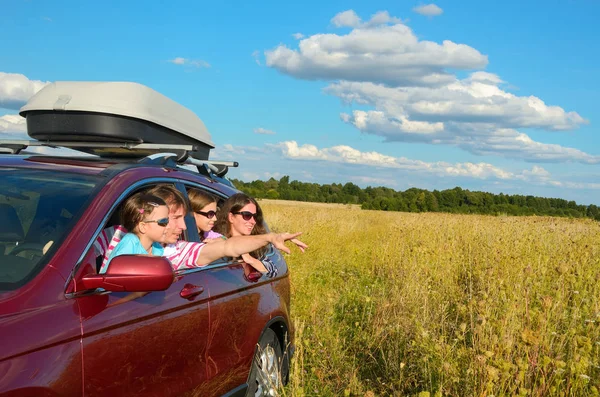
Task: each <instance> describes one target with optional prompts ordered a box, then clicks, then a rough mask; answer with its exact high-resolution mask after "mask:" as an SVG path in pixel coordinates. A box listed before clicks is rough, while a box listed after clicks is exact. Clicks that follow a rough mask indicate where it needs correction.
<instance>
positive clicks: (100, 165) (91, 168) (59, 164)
mask: <svg viewBox="0 0 600 397" xmlns="http://www.w3.org/2000/svg"><path fill="white" fill-rule="evenodd" d="M167 160H169V159H167ZM5 167H6V168H20V169H23V168H31V169H43V170H51V171H55V172H69V173H76V174H82V175H98V176H103V177H105V178H106V179H107V180H110V179H112V178H113V177H114V176H116V175H117V174H119V173H121V172H123V171H126V170H132V169H135V168H139V169H140V172H144V171H143V169H146V170H149V169H150V171H151V169H164V168H171V169H174V170H177V171H180V172H178V173H177V174H176V175H173V177H174V178H177V179H185V180H187V181H190V182H195V183H200V184H203V185H206V186H209V187H210V188H212V189H215V190H217V191H220V192H221V193H224V194H226V195H228V196H229V195H231V194H233V193H236V192H238V190H237V189H236V188H235V187H234V186H233V184H232V183H231V182H230V181H229V180H228V179H226V178H224V177H219V176H217V175H215V174H210V173H208V174H206V175H203V174H200V173H199V172H198V171H195V170H194V169H193V168H194V167H193V166H185V165H181V164H177V163H176V162H174V161H166V162H161V161H146V162H144V161H143V159H142V161H140V160H132V159H122V158H118V159H110V158H101V157H96V156H79V157H76V156H73V157H67V156H51V155H40V154H0V168H5Z"/></svg>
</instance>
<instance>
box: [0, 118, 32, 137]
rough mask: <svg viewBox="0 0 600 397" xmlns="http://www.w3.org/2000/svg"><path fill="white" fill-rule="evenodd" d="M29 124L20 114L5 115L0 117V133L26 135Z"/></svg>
mask: <svg viewBox="0 0 600 397" xmlns="http://www.w3.org/2000/svg"><path fill="white" fill-rule="evenodd" d="M26 132H27V124H26V123H25V118H24V117H21V116H19V115H18V114H5V115H4V116H2V117H0V133H18V134H25V133H26Z"/></svg>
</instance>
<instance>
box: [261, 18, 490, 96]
mask: <svg viewBox="0 0 600 397" xmlns="http://www.w3.org/2000/svg"><path fill="white" fill-rule="evenodd" d="M332 23H333V24H334V25H335V26H337V27H352V28H353V29H352V31H350V32H349V33H348V34H346V35H337V34H315V35H312V36H310V37H307V38H305V39H303V40H301V41H300V42H299V45H298V46H299V48H298V49H297V50H296V49H291V48H288V47H287V46H285V45H283V44H281V45H279V46H277V47H275V48H273V49H271V50H268V51H265V56H266V63H267V66H269V67H272V68H275V69H277V70H278V71H280V72H281V73H285V74H288V75H291V76H294V77H297V78H301V79H308V80H348V81H371V82H377V83H383V84H386V85H390V86H440V85H445V84H448V83H451V82H452V81H454V76H453V75H452V74H450V73H449V72H448V71H447V70H448V69H461V70H470V69H479V68H482V67H484V66H485V65H487V62H488V59H487V56H485V55H482V54H481V53H480V52H479V51H477V50H476V49H474V48H472V47H469V46H468V45H465V44H457V43H454V42H452V41H450V40H445V41H443V42H442V43H441V44H438V43H435V42H432V41H425V40H419V39H418V38H417V36H416V35H415V34H414V33H413V31H412V30H411V29H410V28H409V27H408V26H406V25H404V24H403V23H402V22H401V21H400V20H399V19H398V18H395V17H391V16H390V15H389V14H388V13H387V12H386V11H381V12H378V13H376V14H374V15H373V16H372V17H371V19H370V20H369V21H367V22H363V21H362V20H361V19H360V18H359V17H358V15H356V13H355V12H354V11H352V10H348V11H344V12H342V13H339V14H337V15H336V16H335V17H334V18H333V19H332Z"/></svg>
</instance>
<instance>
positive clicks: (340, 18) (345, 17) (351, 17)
mask: <svg viewBox="0 0 600 397" xmlns="http://www.w3.org/2000/svg"><path fill="white" fill-rule="evenodd" d="M331 23H333V25H334V26H336V27H338V28H341V27H345V26H348V27H351V28H357V27H359V26H360V24H361V19H360V17H359V16H358V15H356V13H355V12H354V10H347V11H343V12H340V13H337V14H336V15H335V16H334V17H333V18H331Z"/></svg>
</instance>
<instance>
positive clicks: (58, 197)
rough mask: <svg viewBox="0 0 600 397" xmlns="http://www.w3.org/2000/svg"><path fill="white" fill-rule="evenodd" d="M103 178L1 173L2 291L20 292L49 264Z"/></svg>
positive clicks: (4, 170) (5, 170) (7, 170)
mask: <svg viewBox="0 0 600 397" xmlns="http://www.w3.org/2000/svg"><path fill="white" fill-rule="evenodd" d="M97 181H98V179H97V177H94V176H86V175H79V174H72V173H66V172H65V173H57V172H56V171H50V170H32V169H18V170H16V169H11V168H0V290H11V289H15V288H18V287H19V286H21V285H23V284H24V283H25V282H27V281H28V280H29V279H30V278H31V277H33V276H34V275H35V274H36V273H37V272H38V271H39V270H40V269H41V268H43V264H44V263H47V260H48V259H49V256H50V255H51V254H52V252H53V251H54V248H56V247H57V246H59V245H60V242H61V240H62V239H63V238H64V236H65V235H66V232H67V231H68V230H69V228H70V226H71V224H72V221H73V220H74V219H75V217H76V215H77V214H78V213H79V212H80V210H81V209H82V206H83V204H84V203H85V202H86V201H87V200H88V198H89V197H90V194H91V192H92V191H93V190H94V188H95V186H96V184H97Z"/></svg>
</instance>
